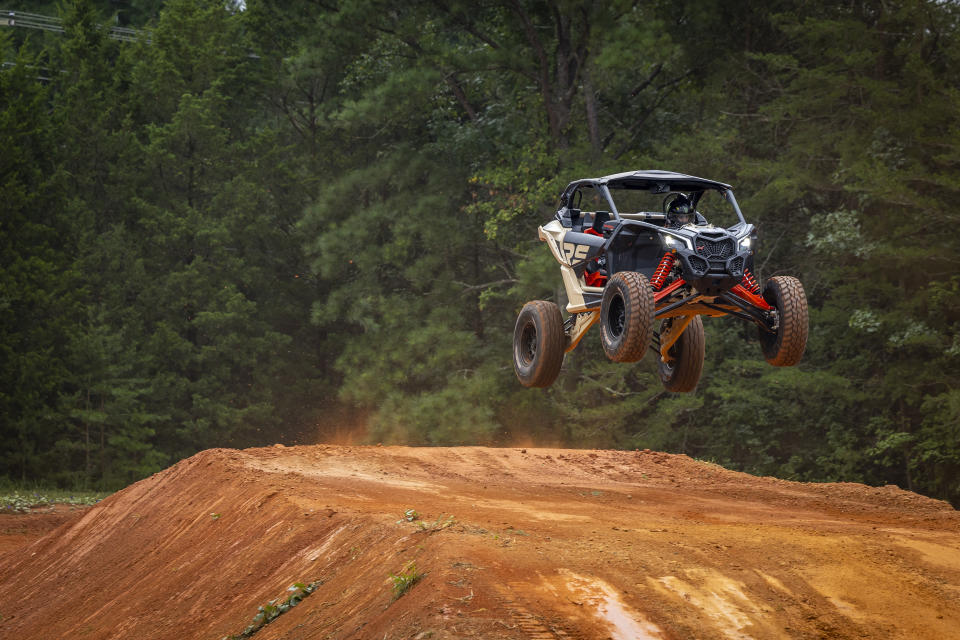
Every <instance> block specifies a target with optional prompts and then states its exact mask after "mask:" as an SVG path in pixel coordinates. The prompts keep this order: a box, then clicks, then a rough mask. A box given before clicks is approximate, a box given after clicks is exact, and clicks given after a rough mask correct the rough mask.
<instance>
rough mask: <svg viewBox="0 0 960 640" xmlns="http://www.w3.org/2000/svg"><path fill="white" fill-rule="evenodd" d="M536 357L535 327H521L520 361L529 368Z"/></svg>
mask: <svg viewBox="0 0 960 640" xmlns="http://www.w3.org/2000/svg"><path fill="white" fill-rule="evenodd" d="M536 357H537V327H536V326H534V325H533V324H532V323H531V324H527V325H526V326H524V327H523V332H522V333H521V334H520V361H521V362H522V363H523V365H524V366H529V365H530V364H531V363H533V360H534V358H536Z"/></svg>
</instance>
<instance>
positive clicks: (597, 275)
mask: <svg viewBox="0 0 960 640" xmlns="http://www.w3.org/2000/svg"><path fill="white" fill-rule="evenodd" d="M539 236H540V240H541V241H543V242H545V243H546V244H547V247H548V248H549V249H550V252H551V253H552V254H553V257H554V258H555V259H556V260H557V262H559V263H560V274H561V276H562V278H563V284H564V288H565V290H566V297H567V304H566V312H567V316H566V318H564V315H563V314H562V313H561V312H560V308H559V307H558V306H557V305H556V304H554V303H553V302H549V301H545V300H536V301H533V302H528V303H527V304H526V305H524V307H523V309H522V310H521V311H520V315H519V317H518V318H517V324H516V327H515V329H514V334H513V361H514V369H515V370H516V373H517V377H518V378H519V379H520V382H521V384H523V385H524V386H527V387H547V386H550V385H551V384H553V382H554V381H555V380H556V379H557V376H558V375H559V373H560V367H561V365H562V364H563V357H564V354H565V353H567V352H568V351H571V350H573V349H574V348H576V346H577V345H578V344H579V343H580V341H581V340H582V339H583V336H584V335H585V334H586V333H587V331H588V330H589V329H590V328H591V327H593V326H594V325H595V324H599V325H600V339H601V343H602V344H603V350H604V352H605V353H606V355H607V357H608V358H610V359H611V360H613V361H614V362H636V361H638V360H640V359H642V358H643V356H644V354H645V353H646V352H647V350H648V349H650V350H652V351H653V352H654V353H655V354H656V358H657V366H658V370H659V374H660V379H661V380H662V382H663V385H664V387H666V389H667V390H669V391H673V392H688V391H693V390H694V389H695V388H696V386H697V382H698V381H699V380H700V374H701V372H702V371H703V359H704V333H703V321H702V317H703V316H713V317H720V316H733V317H735V318H739V319H741V320H743V321H746V322H750V323H753V324H754V325H756V327H757V337H758V338H759V342H760V346H761V348H762V350H763V355H764V358H765V359H766V361H767V362H769V363H770V364H772V365H774V366H778V367H787V366H792V365H795V364H797V363H798V362H799V361H800V358H801V357H802V356H803V352H804V349H805V348H806V344H807V298H806V295H805V294H804V291H803V286H802V285H801V284H800V281H799V280H798V279H797V278H794V277H792V276H783V275H778V276H773V277H771V278H769V279H767V280H766V282H765V283H764V285H763V287H762V288H761V286H760V283H759V282H758V281H757V278H756V276H755V273H754V254H755V252H756V249H757V232H756V229H755V227H754V226H753V225H752V224H749V223H748V222H747V221H746V220H745V219H744V217H743V213H742V212H741V211H740V206H739V205H738V204H737V200H736V198H734V196H733V189H732V188H731V187H730V185H728V184H724V183H722V182H715V181H713V180H705V179H703V178H697V177H695V176H689V175H684V174H682V173H674V172H671V171H633V172H627V173H618V174H615V175H610V176H606V177H603V178H588V179H583V180H576V181H574V182H571V183H570V184H569V185H568V186H567V188H566V189H564V191H563V194H562V195H561V196H560V208H559V210H558V211H557V213H556V216H555V218H554V220H552V221H550V222H549V223H547V224H545V225H543V226H541V227H539Z"/></svg>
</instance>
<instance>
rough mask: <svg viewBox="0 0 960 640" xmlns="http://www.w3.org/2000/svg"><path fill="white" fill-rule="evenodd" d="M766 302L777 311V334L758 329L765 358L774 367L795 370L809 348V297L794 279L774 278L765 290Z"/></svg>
mask: <svg viewBox="0 0 960 640" xmlns="http://www.w3.org/2000/svg"><path fill="white" fill-rule="evenodd" d="M763 299H764V300H766V301H767V304H769V305H770V306H772V307H774V308H776V310H777V314H778V315H779V318H780V324H779V326H778V327H777V331H776V333H770V332H767V331H764V330H763V329H758V331H759V336H760V346H761V347H762V348H763V357H764V358H766V360H767V362H769V363H770V364H772V365H773V366H775V367H792V366H793V365H795V364H797V363H798V362H800V359H801V358H803V352H804V351H805V350H806V348H807V332H808V320H807V295H806V294H805V293H804V292H803V285H802V284H800V281H799V280H797V279H796V278H794V277H793V276H774V277H772V278H770V279H769V280H768V281H767V283H766V285H765V286H764V287H763Z"/></svg>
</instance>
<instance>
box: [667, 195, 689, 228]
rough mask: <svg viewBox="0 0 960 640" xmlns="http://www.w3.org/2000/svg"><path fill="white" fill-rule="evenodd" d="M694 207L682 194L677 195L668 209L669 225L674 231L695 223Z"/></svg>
mask: <svg viewBox="0 0 960 640" xmlns="http://www.w3.org/2000/svg"><path fill="white" fill-rule="evenodd" d="M694 219H695V218H694V211H693V205H691V204H690V200H689V199H687V196H685V195H683V194H682V193H681V194H679V195H677V197H676V198H674V199H673V202H671V203H670V206H669V208H667V223H668V224H669V225H670V227H672V228H674V229H679V228H680V227H682V226H684V225H686V224H690V223H691V222H693V221H694Z"/></svg>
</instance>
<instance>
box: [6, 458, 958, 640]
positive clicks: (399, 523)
mask: <svg viewBox="0 0 960 640" xmlns="http://www.w3.org/2000/svg"><path fill="white" fill-rule="evenodd" d="M0 553H2V555H0V638H11V639H12V638H17V639H28V638H43V639H48V638H79V639H87V638H90V639H94V638H117V639H119V638H152V639H170V640H173V639H178V640H180V639H183V638H204V639H209V640H219V639H221V638H225V637H230V638H246V637H256V638H257V640H267V639H271V638H290V639H293V638H297V639H314V638H315V639H320V638H377V639H382V638H418V639H426V638H434V639H436V638H617V639H619V638H622V639H631V640H632V639H635V638H662V639H668V638H676V639H680V638H698V639H709V638H790V639H794V638H826V637H829V638H878V639H879V638H883V639H890V638H903V639H910V640H916V639H923V638H929V639H934V638H936V639H942V638H960V513H958V512H957V511H955V510H954V509H952V508H951V507H950V506H949V505H947V504H945V503H942V502H938V501H935V500H930V499H927V498H923V497H921V496H918V495H916V494H912V493H909V492H906V491H901V490H899V489H897V488H895V487H885V488H869V487H865V486H862V485H855V484H801V483H794V482H787V481H782V480H776V479H772V478H756V477H752V476H748V475H746V474H742V473H736V472H732V471H727V470H725V469H722V468H720V467H717V466H715V465H711V464H707V463H702V462H697V461H694V460H691V459H690V458H687V457H686V456H676V455H667V454H661V453H651V452H625V451H571V450H560V449H489V448H482V447H460V448H406V447H334V446H308V447H292V448H285V447H279V446H278V447H274V448H268V449H250V450H245V451H234V450H223V449H218V450H210V451H204V452H202V453H200V454H198V455H196V456H193V457H192V458H190V459H188V460H184V461H182V462H180V463H179V464H177V465H174V466H173V467H171V468H169V469H167V470H165V471H163V472H162V473H158V474H156V475H154V476H153V477H151V478H148V479H146V480H143V481H141V482H138V483H137V484H134V485H132V486H130V487H128V488H127V489H125V490H123V491H121V492H119V493H117V494H115V495H113V496H111V497H110V498H108V499H107V500H104V501H103V502H101V503H100V504H98V505H97V506H95V507H92V508H90V509H88V510H85V511H83V512H82V513H80V514H78V515H76V516H75V517H72V519H69V520H68V521H67V522H65V523H64V524H62V525H61V526H60V527H59V528H57V529H56V530H54V531H52V532H51V533H49V534H47V535H45V536H43V537H41V538H39V539H36V540H34V541H33V542H30V543H29V544H24V545H22V546H20V547H18V548H15V549H6V550H0Z"/></svg>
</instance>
